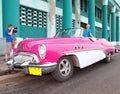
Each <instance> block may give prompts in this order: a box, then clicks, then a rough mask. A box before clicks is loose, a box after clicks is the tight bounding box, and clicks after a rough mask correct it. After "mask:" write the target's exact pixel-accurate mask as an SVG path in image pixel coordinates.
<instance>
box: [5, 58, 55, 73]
mask: <svg viewBox="0 0 120 94" xmlns="http://www.w3.org/2000/svg"><path fill="white" fill-rule="evenodd" d="M8 62H9V64H7V65H9V66H11V67H12V68H14V69H24V70H25V73H26V74H28V73H29V71H28V68H29V67H37V68H41V69H42V73H43V74H46V73H50V72H52V71H54V70H55V68H56V65H57V63H49V64H40V63H31V62H24V63H16V62H13V60H11V61H8ZM10 62H11V63H10Z"/></svg>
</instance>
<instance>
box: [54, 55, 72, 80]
mask: <svg viewBox="0 0 120 94" xmlns="http://www.w3.org/2000/svg"><path fill="white" fill-rule="evenodd" d="M73 70H74V68H73V62H72V60H71V59H70V58H69V57H62V58H60V60H59V61H58V64H57V67H56V69H55V71H54V72H53V73H52V76H53V77H54V78H55V79H56V80H57V81H66V80H68V79H69V78H70V77H71V76H72V74H73Z"/></svg>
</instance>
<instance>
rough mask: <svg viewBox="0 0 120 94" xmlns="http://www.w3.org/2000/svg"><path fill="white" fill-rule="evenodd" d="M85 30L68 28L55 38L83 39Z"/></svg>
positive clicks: (59, 32)
mask: <svg viewBox="0 0 120 94" xmlns="http://www.w3.org/2000/svg"><path fill="white" fill-rule="evenodd" d="M82 34H83V28H68V29H64V30H60V31H58V32H57V34H56V35H55V37H82Z"/></svg>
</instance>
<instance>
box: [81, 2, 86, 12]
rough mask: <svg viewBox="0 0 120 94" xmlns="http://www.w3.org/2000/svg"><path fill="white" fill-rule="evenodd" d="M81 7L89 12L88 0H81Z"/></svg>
mask: <svg viewBox="0 0 120 94" xmlns="http://www.w3.org/2000/svg"><path fill="white" fill-rule="evenodd" d="M80 8H81V10H82V11H84V12H87V8H88V2H87V0H80Z"/></svg>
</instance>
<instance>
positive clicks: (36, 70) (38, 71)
mask: <svg viewBox="0 0 120 94" xmlns="http://www.w3.org/2000/svg"><path fill="white" fill-rule="evenodd" d="M28 70H29V74H30V75H36V76H42V68H36V67H29V68H28Z"/></svg>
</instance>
